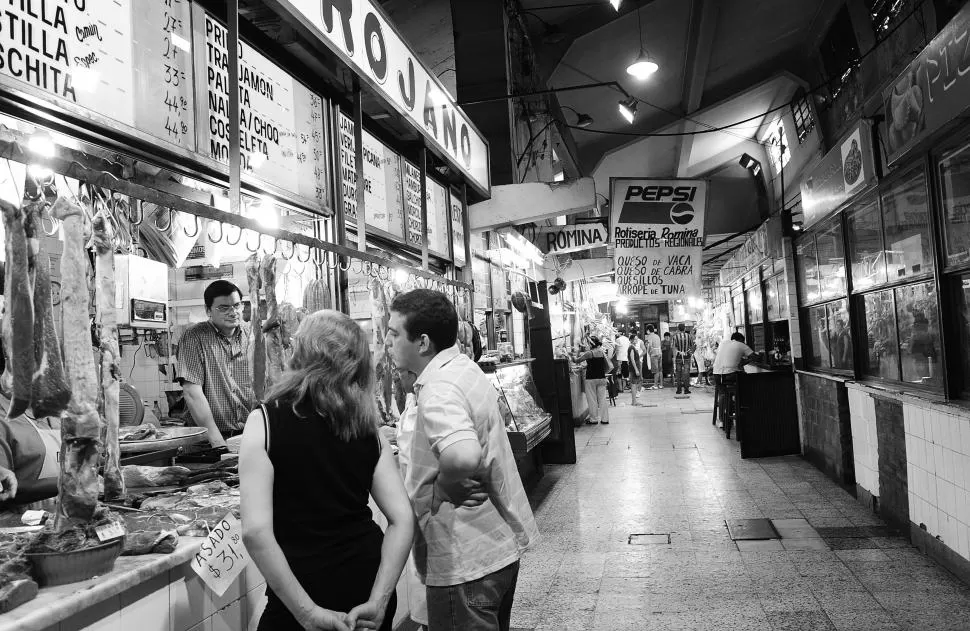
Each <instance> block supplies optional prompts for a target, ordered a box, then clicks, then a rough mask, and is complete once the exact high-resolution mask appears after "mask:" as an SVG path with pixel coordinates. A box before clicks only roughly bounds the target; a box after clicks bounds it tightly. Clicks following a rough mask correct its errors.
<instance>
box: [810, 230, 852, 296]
mask: <svg viewBox="0 0 970 631" xmlns="http://www.w3.org/2000/svg"><path fill="white" fill-rule="evenodd" d="M815 242H816V244H817V248H818V278H819V289H820V292H821V294H822V300H829V299H831V298H838V297H840V296H844V295H845V248H844V246H843V242H842V222H841V220H840V218H838V217H836V219H835V223H834V224H833V225H832V227H831V228H829V229H827V230H825V231H824V232H819V233H818V236H817V237H816V238H815Z"/></svg>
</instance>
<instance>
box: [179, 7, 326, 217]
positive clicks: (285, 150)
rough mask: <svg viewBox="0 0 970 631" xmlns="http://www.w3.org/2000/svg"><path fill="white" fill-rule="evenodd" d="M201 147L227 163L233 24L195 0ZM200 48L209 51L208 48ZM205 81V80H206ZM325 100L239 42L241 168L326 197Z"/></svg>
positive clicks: (295, 189)
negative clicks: (230, 29) (221, 20)
mask: <svg viewBox="0 0 970 631" xmlns="http://www.w3.org/2000/svg"><path fill="white" fill-rule="evenodd" d="M196 16H197V21H198V26H197V27H196V38H195V39H196V45H195V50H196V57H195V59H196V64H197V66H196V72H197V74H198V75H199V77H200V80H199V83H200V84H201V85H200V86H199V94H200V95H202V96H203V97H204V98H203V99H201V100H202V103H200V114H199V120H200V121H201V122H202V124H200V125H199V126H198V130H199V131H198V144H199V148H200V153H202V154H204V155H206V156H208V157H210V158H211V159H213V160H216V161H217V162H221V163H222V164H229V152H230V138H229V134H230V125H229V60H228V53H227V46H228V32H227V31H226V28H225V27H224V26H222V24H220V23H219V22H217V21H216V20H215V19H214V18H212V16H210V15H209V14H208V13H206V12H205V11H203V10H202V9H201V8H197V12H196ZM202 51H205V53H204V54H202ZM203 81H204V83H203ZM323 111H324V108H323V100H322V98H321V97H320V96H318V95H316V94H314V93H312V92H310V90H309V89H307V88H306V86H304V85H303V84H301V83H299V82H298V81H296V80H295V79H294V78H293V77H292V76H291V75H289V74H287V73H286V72H284V71H283V69H282V68H280V67H279V66H277V65H276V64H274V63H273V62H272V61H270V60H269V59H267V58H266V57H265V56H263V55H262V54H260V53H258V52H257V51H256V50H254V49H253V48H252V47H251V46H249V45H247V44H246V43H245V42H240V43H239V119H240V130H239V143H240V151H241V153H242V170H243V173H244V174H246V175H248V176H251V177H253V178H255V179H257V180H259V181H261V182H265V183H267V184H271V185H273V186H277V187H279V188H281V189H283V190H285V191H289V192H292V193H296V194H298V195H300V196H302V197H305V198H307V199H315V200H318V201H320V202H323V201H324V200H325V198H326V184H325V182H326V173H327V162H326V155H325V151H324V146H325V142H324V138H323Z"/></svg>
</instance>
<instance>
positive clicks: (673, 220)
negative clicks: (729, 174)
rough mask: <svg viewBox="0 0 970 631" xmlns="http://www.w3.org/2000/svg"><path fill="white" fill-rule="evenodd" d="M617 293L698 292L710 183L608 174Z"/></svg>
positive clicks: (664, 296)
mask: <svg viewBox="0 0 970 631" xmlns="http://www.w3.org/2000/svg"><path fill="white" fill-rule="evenodd" d="M610 184H611V189H612V191H611V193H612V196H611V200H612V201H611V205H612V215H611V221H610V230H611V235H610V237H611V242H612V243H613V246H614V265H615V272H616V284H617V286H618V290H617V293H618V294H619V295H621V296H625V297H627V298H635V299H641V300H653V301H657V300H672V299H676V298H685V297H688V296H695V295H700V290H701V263H702V261H701V255H702V251H703V246H704V217H705V214H706V209H707V190H708V183H707V182H706V181H705V180H653V179H646V178H612V179H611V181H610Z"/></svg>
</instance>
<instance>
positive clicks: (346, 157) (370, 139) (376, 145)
mask: <svg viewBox="0 0 970 631" xmlns="http://www.w3.org/2000/svg"><path fill="white" fill-rule="evenodd" d="M363 139H364V213H365V214H366V215H367V225H368V226H373V227H374V228H378V229H379V230H383V231H384V232H390V233H391V234H393V235H395V236H398V237H402V238H403V237H404V227H403V224H402V221H403V214H404V208H403V205H404V204H403V200H402V199H401V159H400V157H398V155H397V154H396V153H394V152H393V151H391V149H389V148H388V147H386V146H385V145H384V143H382V142H381V141H380V140H378V139H377V138H374V136H372V135H371V134H369V133H367V130H364V133H363ZM356 158H357V155H356V142H355V139H354V121H353V120H351V118H350V117H349V116H346V115H345V114H343V113H341V114H340V181H341V184H342V193H343V201H344V210H345V212H346V217H347V219H348V220H350V221H353V222H356V221H357V215H358V211H357V179H358V178H357V169H356V164H355V163H356Z"/></svg>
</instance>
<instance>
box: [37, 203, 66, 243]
mask: <svg viewBox="0 0 970 631" xmlns="http://www.w3.org/2000/svg"><path fill="white" fill-rule="evenodd" d="M44 211H47V215H46V216H45V215H44ZM46 221H50V225H51V229H50V230H48V229H47V227H46V223H45V222H46ZM40 224H41V226H42V227H43V228H44V234H46V235H47V236H48V237H53V236H54V235H55V234H57V231H58V230H59V229H60V226H61V222H60V221H58V220H57V219H55V218H54V217H53V216H51V213H50V206H44V209H43V210H41V211H40Z"/></svg>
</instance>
